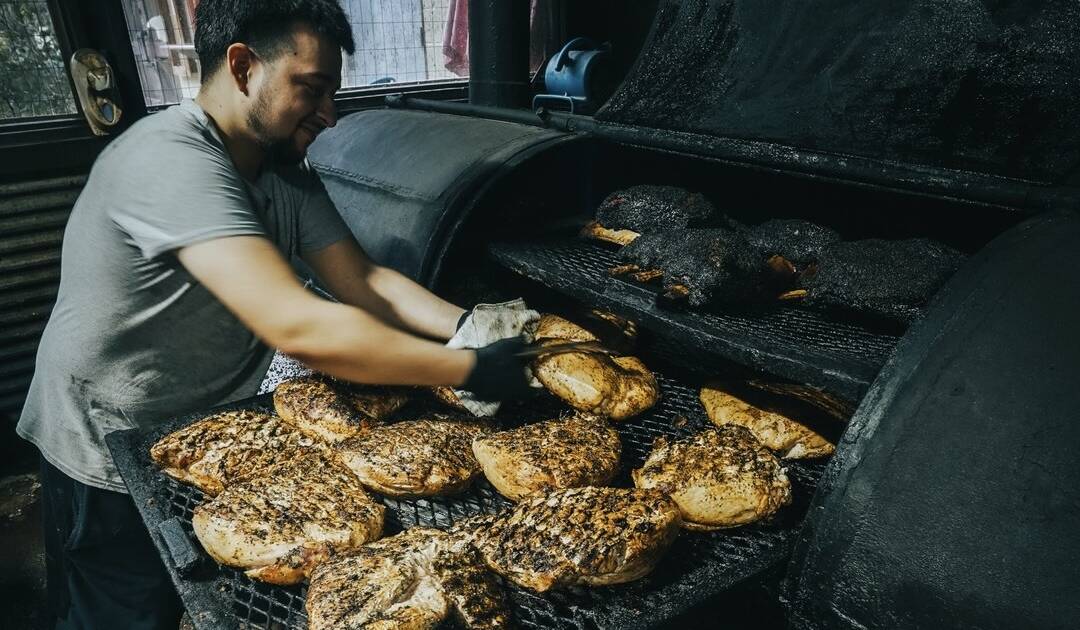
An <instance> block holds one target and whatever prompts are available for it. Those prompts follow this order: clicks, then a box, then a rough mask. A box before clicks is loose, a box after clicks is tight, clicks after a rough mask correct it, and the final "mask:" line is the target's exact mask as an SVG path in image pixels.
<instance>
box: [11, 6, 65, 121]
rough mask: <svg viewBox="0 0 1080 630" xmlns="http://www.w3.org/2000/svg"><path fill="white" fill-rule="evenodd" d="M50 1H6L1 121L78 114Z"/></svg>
mask: <svg viewBox="0 0 1080 630" xmlns="http://www.w3.org/2000/svg"><path fill="white" fill-rule="evenodd" d="M77 112H78V110H77V109H76V108H75V99H74V97H73V96H72V93H71V82H70V81H69V80H68V73H67V66H66V64H65V62H64V58H63V55H62V54H61V52H60V44H59V43H58V42H57V40H56V32H55V30H54V29H53V23H52V18H51V17H50V16H49V6H48V4H47V3H46V2H45V0H0V120H15V119H27V118H34V117H42V116H58V115H70V114H75V113H77Z"/></svg>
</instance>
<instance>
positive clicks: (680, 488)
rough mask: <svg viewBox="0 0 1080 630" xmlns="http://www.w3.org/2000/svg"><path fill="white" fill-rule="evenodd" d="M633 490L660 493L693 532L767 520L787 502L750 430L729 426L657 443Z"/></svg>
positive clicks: (778, 473) (781, 479) (780, 474)
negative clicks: (677, 508)
mask: <svg viewBox="0 0 1080 630" xmlns="http://www.w3.org/2000/svg"><path fill="white" fill-rule="evenodd" d="M632 476H633V478H634V485H636V486H637V487H639V488H647V489H653V490H659V491H660V492H663V493H664V494H665V495H668V496H670V497H671V498H672V499H674V500H675V502H676V503H678V505H679V509H680V510H681V511H682V516H683V526H684V527H686V528H687V529H693V530H704V531H708V530H714V529H721V528H726V527H736V526H739V525H745V524H747V523H752V522H754V521H757V520H759V519H762V518H766V517H768V516H771V515H772V514H773V513H775V512H776V511H777V510H779V509H780V508H781V507H782V506H784V505H787V504H788V503H790V502H791V484H790V482H789V481H788V478H787V475H786V474H785V472H784V469H783V468H782V467H781V465H780V462H779V461H778V460H777V459H776V457H774V456H773V454H772V453H770V452H769V450H768V449H766V448H765V447H764V446H763V445H762V444H761V443H760V442H758V441H757V439H755V438H754V436H753V434H751V433H750V431H749V430H748V429H746V428H745V427H741V426H736V425H729V426H725V427H721V428H719V429H709V430H707V431H703V432H701V433H698V434H696V435H693V436H691V437H689V438H684V439H681V440H677V441H668V440H667V439H666V438H663V437H661V438H657V440H656V442H655V443H654V445H653V450H652V452H651V453H650V454H649V457H648V458H647V459H646V460H645V463H644V464H643V465H642V467H641V468H638V469H635V470H634V471H633V472H632Z"/></svg>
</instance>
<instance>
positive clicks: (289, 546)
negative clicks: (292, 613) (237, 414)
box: [191, 453, 385, 584]
mask: <svg viewBox="0 0 1080 630" xmlns="http://www.w3.org/2000/svg"><path fill="white" fill-rule="evenodd" d="M384 513H385V508H384V507H383V506H381V505H379V504H378V503H375V501H374V500H372V498H371V497H370V496H368V494H367V493H366V492H364V489H363V487H362V486H361V485H360V481H359V480H358V479H357V478H356V476H355V475H353V474H352V473H351V472H350V471H349V470H348V469H346V468H345V467H344V466H341V465H340V464H339V463H337V462H335V461H332V460H330V459H327V458H325V457H322V456H320V455H317V454H314V453H312V454H309V455H305V456H302V457H298V458H296V459H295V460H292V461H288V462H284V463H281V464H278V465H276V466H274V467H272V468H269V469H267V470H266V471H264V473H263V474H260V475H256V476H253V477H250V478H248V479H247V480H245V481H243V482H240V483H237V484H234V485H231V486H229V487H228V488H226V489H225V490H224V491H223V492H222V493H221V494H219V495H218V496H217V497H215V498H213V499H211V500H210V501H207V502H206V503H203V504H201V505H199V506H197V507H196V508H195V511H194V514H193V516H192V519H191V525H192V528H193V529H194V530H195V536H196V537H197V538H198V539H199V542H200V543H202V546H203V548H204V549H206V552H207V553H209V554H210V556H211V557H213V558H214V559H215V560H217V561H218V562H220V563H221V564H224V565H227V566H231V567H236V568H239V569H245V570H246V572H247V574H248V575H249V576H250V577H252V578H254V579H257V580H262V581H264V582H270V583H272V584H295V583H297V582H299V581H301V580H302V579H303V578H304V577H305V576H307V575H309V574H310V572H311V570H312V569H313V568H314V567H315V566H316V565H317V564H319V563H320V562H323V561H325V560H326V559H327V558H328V557H329V556H330V555H331V554H333V553H334V552H339V551H343V550H346V549H352V548H355V547H359V546H360V545H362V544H364V543H366V542H369V541H372V540H375V539H376V538H378V537H379V536H381V535H382V529H383V518H384Z"/></svg>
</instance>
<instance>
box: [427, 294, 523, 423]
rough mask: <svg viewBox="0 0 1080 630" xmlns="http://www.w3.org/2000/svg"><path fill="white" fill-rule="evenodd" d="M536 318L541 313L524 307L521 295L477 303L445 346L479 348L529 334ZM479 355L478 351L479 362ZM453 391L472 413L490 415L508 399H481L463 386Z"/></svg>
mask: <svg viewBox="0 0 1080 630" xmlns="http://www.w3.org/2000/svg"><path fill="white" fill-rule="evenodd" d="M539 319H540V313H537V312H536V311H534V310H532V309H530V308H529V307H528V306H526V304H525V300H522V299H521V298H518V299H516V300H510V301H509V302H500V303H498V304H477V305H476V306H474V307H473V308H472V309H470V310H469V311H468V312H466V314H465V315H464V316H463V317H462V318H461V319H460V320H459V322H458V323H459V326H458V331H457V332H456V333H454V336H453V337H451V338H450V341H448V342H447V343H446V346H447V347H448V348H481V349H482V348H484V347H485V346H489V345H493V344H494V343H495V342H496V341H499V340H501V339H508V338H511V337H518V336H520V335H522V334H528V333H527V331H528V329H530V328H532V326H531V325H532V324H535V322H536V321H537V320H539ZM529 341H531V339H528V338H526V339H524V342H529ZM479 356H480V355H479V353H478V354H477V364H478V365H479V363H480V360H479ZM474 371H475V370H474ZM528 378H529V381H530V382H531V384H532V386H533V387H542V386H541V385H540V383H539V381H536V379H534V378H532V377H531V376H530V377H528ZM454 393H455V394H456V395H457V397H458V399H459V400H460V402H461V404H462V406H464V407H465V408H466V409H468V410H469V412H470V413H472V414H473V415H475V416H493V415H495V413H496V412H497V411H498V410H499V401H500V400H504V399H505V400H508V398H504V397H503V396H504V395H501V394H500V395H498V396H496V397H494V398H484V397H483V396H480V395H479V394H478V393H474V392H471V391H469V390H468V388H467V387H465V386H464V385H462V387H461V389H455V390H454ZM485 395H491V393H490V392H489V391H487V392H485Z"/></svg>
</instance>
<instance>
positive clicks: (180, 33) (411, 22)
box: [0, 0, 469, 106]
mask: <svg viewBox="0 0 1080 630" xmlns="http://www.w3.org/2000/svg"><path fill="white" fill-rule="evenodd" d="M0 1H3V0H0ZM467 4H468V2H467V0H341V7H342V8H343V9H344V10H345V14H346V15H347V16H348V17H349V22H350V24H352V30H353V38H354V39H355V41H356V54H355V55H353V56H351V57H349V56H346V57H345V59H344V60H343V63H342V69H341V75H342V76H341V85H342V88H361V87H366V86H370V85H382V84H387V83H415V82H424V81H439V80H445V79H454V78H460V77H465V76H467V75H468V73H469V64H468V42H469V40H468V11H467V9H465V7H466V5H467ZM123 5H124V15H125V17H126V18H127V25H128V34H129V35H130V37H131V46H132V49H133V51H134V53H135V61H136V64H137V65H138V68H139V79H140V81H141V82H142V87H143V94H144V95H145V97H146V104H147V105H148V106H155V105H169V104H172V103H177V102H179V101H180V100H181V99H183V98H190V97H193V96H195V94H196V93H198V90H199V76H200V75H199V60H198V57H197V56H196V54H195V46H194V38H193V35H194V30H193V27H192V24H193V23H194V21H193V17H194V15H195V7H196V6H197V5H198V0H123Z"/></svg>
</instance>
